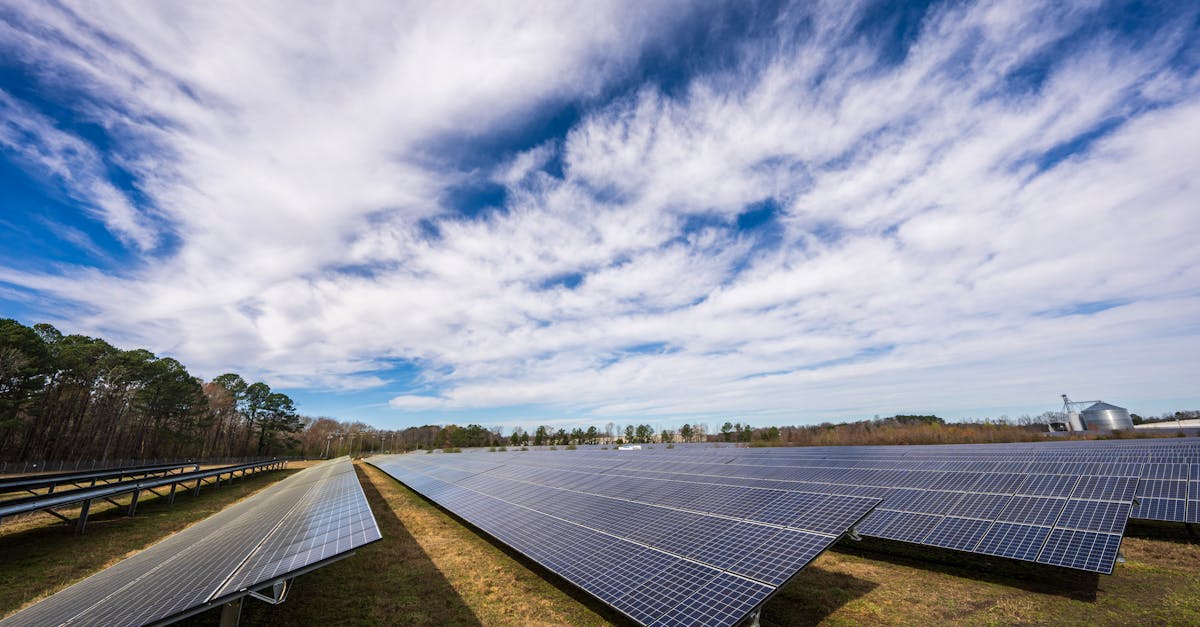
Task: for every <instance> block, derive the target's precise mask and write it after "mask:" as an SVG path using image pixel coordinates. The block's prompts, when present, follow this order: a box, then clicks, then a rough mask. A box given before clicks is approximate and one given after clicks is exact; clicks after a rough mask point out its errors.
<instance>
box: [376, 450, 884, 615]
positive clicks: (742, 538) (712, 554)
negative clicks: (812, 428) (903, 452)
mask: <svg viewBox="0 0 1200 627" xmlns="http://www.w3.org/2000/svg"><path fill="white" fill-rule="evenodd" d="M470 459H471V457H470V456H468V455H459V454H446V455H438V456H432V457H431V456H424V455H421V456H414V455H409V456H389V457H384V458H380V459H376V460H373V461H372V463H373V464H375V465H376V466H377V467H379V468H380V469H381V470H383V471H384V472H386V473H388V474H389V475H391V476H392V477H394V478H396V479H397V480H399V481H401V482H402V483H405V484H406V485H408V486H409V487H410V488H412V489H413V490H416V491H417V492H419V493H421V494H423V495H425V496H426V497H427V498H429V499H430V500H432V501H434V502H435V503H437V504H439V505H441V506H442V507H445V508H446V509H448V510H449V511H451V512H453V513H454V514H456V515H458V516H459V517H461V518H462V519H464V520H466V521H467V522H469V523H471V524H472V525H474V526H475V527H477V528H478V529H480V530H481V531H483V532H484V533H487V534H489V535H491V536H493V537H495V538H496V539H498V540H500V541H502V542H504V543H505V544H507V545H509V546H510V547H512V548H513V549H515V550H517V551H520V552H521V553H523V554H525V555H526V556H528V557H529V558H530V559H532V560H533V561H535V562H537V563H539V564H541V565H542V566H544V567H546V568H547V569H549V570H551V571H553V572H555V573H556V574H558V575H559V576H561V577H563V578H564V579H566V580H568V581H570V582H572V583H573V584H575V585H576V586H578V587H579V588H581V589H582V590H584V591H586V592H588V593H589V594H591V595H593V596H595V597H596V598H597V599H600V600H601V601H603V602H604V603H607V604H609V605H611V606H612V607H613V608H615V609H616V610H618V611H620V612H622V613H624V614H625V615H627V616H629V617H630V618H632V619H633V620H635V621H637V622H639V623H641V624H645V625H671V624H703V625H733V624H736V623H737V622H739V621H741V620H742V619H743V618H744V617H745V616H746V614H747V613H748V612H750V611H752V610H753V609H754V608H755V607H757V606H759V605H760V604H761V603H762V602H763V601H764V600H765V599H766V598H767V597H769V596H770V595H771V594H772V593H773V592H774V591H775V589H776V588H777V587H778V586H780V585H782V584H783V583H785V582H786V581H787V580H789V579H790V578H791V577H792V576H794V575H795V574H796V573H797V572H798V571H799V570H800V569H801V568H803V567H804V566H805V565H806V564H808V563H809V562H811V561H812V560H813V559H815V558H816V557H817V556H818V555H820V553H821V552H822V551H824V550H825V549H826V548H828V547H829V546H830V545H831V544H832V543H833V542H835V541H836V540H837V539H838V537H839V536H840V535H841V534H842V533H843V532H844V531H845V530H846V529H847V528H849V527H850V526H852V525H854V524H855V523H856V522H857V521H859V520H860V519H862V517H863V516H864V515H865V514H867V513H868V512H869V511H870V510H871V508H873V507H874V506H875V505H876V504H877V503H878V500H877V499H871V498H863V497H856V496H846V497H838V496H832V495H827V494H812V493H803V492H795V491H790V490H784V489H779V488H763V487H756V486H737V485H734V486H730V485H725V484H721V483H704V482H697V481H682V480H679V479H677V478H676V479H666V478H660V477H654V476H647V477H638V476H630V475H628V474H622V473H621V472H620V471H619V469H620V466H621V465H623V463H624V460H621V459H603V458H600V457H593V456H589V455H586V454H584V455H580V456H578V457H572V458H560V459H559V460H556V459H552V458H549V457H545V456H538V455H528V456H515V455H514V456H499V455H498V456H495V457H494V458H492V457H491V456H489V459H496V460H502V461H503V462H504V464H503V465H497V466H496V467H492V468H488V469H484V470H482V471H481V472H479V473H475V474H472V475H470V476H465V475H462V474H460V473H456V472H452V471H453V470H457V469H461V468H463V467H464V466H462V464H465V462H466V461H467V460H470ZM559 461H561V462H562V464H559V463H558V462H559ZM542 469H550V470H552V471H551V472H543V471H542ZM651 472H656V471H651ZM809 521H811V523H810V522H809Z"/></svg>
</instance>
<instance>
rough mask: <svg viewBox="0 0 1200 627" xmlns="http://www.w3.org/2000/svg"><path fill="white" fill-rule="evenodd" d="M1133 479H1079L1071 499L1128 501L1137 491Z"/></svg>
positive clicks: (1135, 480) (1136, 481)
mask: <svg viewBox="0 0 1200 627" xmlns="http://www.w3.org/2000/svg"><path fill="white" fill-rule="evenodd" d="M1137 483H1138V480H1137V479H1136V478H1134V477H1080V479H1079V483H1078V484H1077V485H1076V486H1075V491H1074V492H1072V493H1071V498H1075V499H1096V500H1103V501H1130V500H1133V496H1134V492H1135V491H1136V490H1137Z"/></svg>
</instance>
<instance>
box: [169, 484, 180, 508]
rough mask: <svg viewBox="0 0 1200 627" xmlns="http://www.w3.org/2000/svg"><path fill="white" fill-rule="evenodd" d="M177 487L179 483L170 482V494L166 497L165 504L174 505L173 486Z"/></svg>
mask: <svg viewBox="0 0 1200 627" xmlns="http://www.w3.org/2000/svg"><path fill="white" fill-rule="evenodd" d="M178 487H179V484H178V483H172V484H171V495H170V496H168V497H167V504H168V505H174V504H175V488H178Z"/></svg>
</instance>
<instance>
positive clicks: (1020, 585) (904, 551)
mask: <svg viewBox="0 0 1200 627" xmlns="http://www.w3.org/2000/svg"><path fill="white" fill-rule="evenodd" d="M833 550H834V551H836V552H838V553H843V554H846V555H855V556H858V557H863V558H866V559H871V560H877V561H880V562H887V563H889V564H895V565H899V566H907V567H909V568H915V569H919V570H926V571H932V572H939V573H943V574H946V575H951V576H954V577H961V578H964V579H972V580H975V581H982V582H987V583H993V584H998V585H1003V586H1008V587H1010V588H1017V589H1020V590H1025V591H1027V592H1035V593H1038V594H1048V595H1054V596H1060V597H1064V598H1068V599H1073V600H1076V601H1085V602H1094V601H1095V600H1096V595H1097V592H1098V590H1099V587H1100V577H1101V575H1100V574H1098V573H1090V572H1086V571H1082V570H1075V569H1070V568H1058V567H1054V566H1046V565H1045V564H1035V563H1033V562H1022V561H1018V560H1010V559H1004V558H998V557H990V556H986V555H978V554H974V553H964V552H961V551H951V550H949V549H938V548H935V547H929V546H924V545H915V544H906V543H901V542H889V541H887V540H878V539H875V538H863V539H862V540H861V541H857V542H856V541H853V540H849V539H843V540H842V541H840V542H838V543H837V544H835V545H834V547H833Z"/></svg>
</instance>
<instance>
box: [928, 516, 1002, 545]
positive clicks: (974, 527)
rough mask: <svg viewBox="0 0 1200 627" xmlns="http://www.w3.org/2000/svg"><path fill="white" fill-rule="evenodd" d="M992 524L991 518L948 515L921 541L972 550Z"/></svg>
mask: <svg viewBox="0 0 1200 627" xmlns="http://www.w3.org/2000/svg"><path fill="white" fill-rule="evenodd" d="M991 526H992V521H990V520H978V519H975V518H955V517H953V516H946V517H945V518H942V519H941V520H939V521H938V522H937V524H936V525H934V526H933V528H932V529H930V530H929V533H928V534H927V535H926V536H925V537H924V538H923V539H922V540H921V543H922V544H929V545H932V546H938V547H942V548H947V549H955V550H958V551H972V550H974V549H975V547H976V546H977V545H978V544H979V540H980V539H981V538H983V535H984V534H985V533H987V530H988V529H989V528H991Z"/></svg>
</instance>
